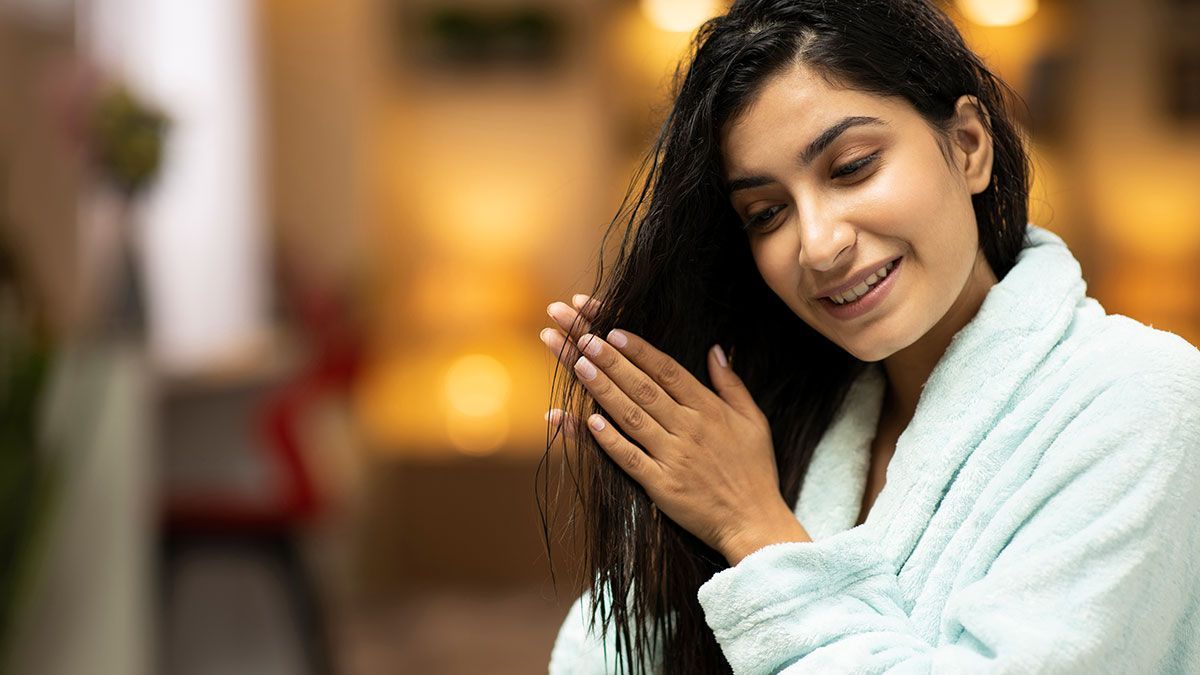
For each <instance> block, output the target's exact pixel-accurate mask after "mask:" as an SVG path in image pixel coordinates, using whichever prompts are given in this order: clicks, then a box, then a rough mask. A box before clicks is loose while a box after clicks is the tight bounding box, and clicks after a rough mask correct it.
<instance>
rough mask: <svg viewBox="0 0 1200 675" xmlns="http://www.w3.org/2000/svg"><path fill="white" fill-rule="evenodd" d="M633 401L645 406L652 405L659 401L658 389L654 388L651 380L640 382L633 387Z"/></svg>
mask: <svg viewBox="0 0 1200 675" xmlns="http://www.w3.org/2000/svg"><path fill="white" fill-rule="evenodd" d="M630 394H631V396H632V397H633V400H635V401H637V402H638V403H641V404H643V405H650V404H652V403H654V402H656V401H658V387H656V386H654V383H653V382H650V381H649V380H644V379H643V380H639V381H638V383H637V384H635V385H634V386H633V391H632V392H631V393H630Z"/></svg>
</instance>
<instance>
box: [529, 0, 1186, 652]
mask: <svg viewBox="0 0 1200 675" xmlns="http://www.w3.org/2000/svg"><path fill="white" fill-rule="evenodd" d="M1007 95H1008V90H1007V88H1006V87H1005V86H1004V85H1003V84H1002V83H1001V82H1000V81H999V80H998V79H997V78H996V77H995V76H994V75H993V74H991V73H990V72H989V71H988V69H987V68H986V67H985V65H984V64H983V63H982V62H981V61H980V59H979V58H978V57H977V56H976V55H975V54H973V53H972V52H971V51H970V50H969V49H968V48H967V47H966V46H965V45H964V44H963V41H962V39H961V37H960V35H959V34H958V33H957V31H956V30H955V28H954V26H953V24H952V23H951V22H950V21H949V20H948V19H947V18H946V17H945V16H944V15H943V14H941V13H940V12H939V11H938V10H937V9H936V8H934V7H933V6H932V5H931V4H930V3H928V2H921V1H918V0H872V1H864V2H852V3H851V2H824V1H821V0H744V1H743V0H739V1H738V2H735V3H734V5H733V7H732V8H731V9H730V11H729V13H728V14H727V15H725V16H722V17H718V18H715V19H713V20H711V21H709V22H708V23H706V24H705V25H704V26H703V27H702V28H701V29H700V30H699V32H698V34H697V37H696V39H695V43H694V54H693V56H692V58H691V60H690V63H689V65H688V66H687V68H686V71H685V72H684V73H683V77H682V80H681V82H680V84H679V86H678V90H677V95H676V98H675V102H674V106H673V108H672V110H671V113H670V115H669V117H668V119H667V121H666V123H665V125H664V127H663V130H662V133H661V134H660V137H659V139H658V141H657V143H656V145H655V147H654V149H653V151H652V153H651V155H650V157H649V164H648V166H649V169H648V171H647V172H646V175H645V182H644V186H643V188H642V189H641V191H640V192H639V193H638V194H637V197H636V198H635V199H633V200H632V201H630V200H629V199H628V198H627V203H626V206H625V207H623V208H622V210H621V212H620V213H619V214H618V217H617V218H616V219H615V220H614V221H613V226H620V227H624V237H623V239H622V242H621V247H620V251H619V259H618V261H617V263H616V265H615V268H614V269H613V270H612V273H611V275H610V276H609V277H608V278H607V279H604V280H602V281H601V283H599V284H598V288H599V289H600V290H599V291H598V292H597V293H596V297H595V298H591V297H588V296H577V297H576V298H574V300H573V305H574V306H571V305H568V304H566V303H561V302H560V303H554V304H552V305H551V306H550V308H549V311H550V314H551V316H552V317H553V318H554V320H555V327H554V328H550V329H547V330H544V331H543V333H542V339H543V341H545V342H546V344H547V346H548V348H549V349H550V350H551V351H552V352H553V353H555V354H556V355H557V356H558V357H559V358H560V359H561V360H562V362H563V363H564V364H570V365H571V366H572V367H573V372H574V376H573V377H571V378H569V379H567V380H566V382H565V386H564V388H563V391H562V392H561V394H562V396H561V398H562V402H561V404H560V405H561V409H555V410H552V411H551V414H549V418H550V420H551V423H552V426H554V427H555V430H556V431H557V430H559V429H562V430H565V431H567V432H568V434H567V436H568V437H569V438H571V439H572V440H573V441H574V442H575V443H576V444H577V446H578V450H579V452H578V455H577V457H576V458H571V457H570V456H568V458H569V459H572V460H573V461H570V462H568V464H567V466H568V468H569V469H570V470H571V471H572V474H573V475H572V477H571V478H572V479H573V480H574V483H573V485H574V486H576V487H577V488H578V489H577V491H576V492H575V494H573V495H572V497H578V500H579V507H580V522H579V523H578V526H579V528H580V531H581V532H582V533H583V535H584V539H583V571H584V573H585V575H586V576H585V578H588V579H591V580H592V584H591V586H590V587H589V589H588V590H587V591H586V592H585V593H584V594H583V595H582V596H581V597H580V598H579V600H578V601H577V602H576V603H575V605H574V606H573V607H572V609H571V611H570V613H569V614H568V616H567V618H566V620H565V622H564V624H563V626H562V629H561V631H560V633H559V635H558V639H557V641H556V644H555V647H554V650H553V653H552V655H551V661H550V671H551V672H552V673H592V672H595V673H602V672H614V671H617V670H622V669H623V670H626V671H634V672H642V671H651V672H666V673H716V672H729V671H730V670H732V671H733V672H737V673H775V672H781V671H782V672H786V673H802V672H804V673H807V672H814V673H824V672H831V671H832V672H847V671H849V672H859V671H863V672H866V671H870V672H880V671H884V670H889V669H891V668H898V669H904V670H906V671H907V670H913V671H928V670H933V671H953V672H963V671H965V672H981V671H996V672H1031V671H1037V670H1050V671H1056V672H1058V671H1072V672H1074V671H1078V672H1098V671H1117V672H1197V671H1200V632H1198V631H1200V582H1198V581H1197V580H1198V577H1200V574H1198V572H1200V567H1198V564H1200V509H1198V508H1196V507H1197V505H1200V489H1198V488H1197V485H1200V482H1198V479H1200V352H1197V350H1196V349H1195V348H1193V347H1192V346H1190V345H1188V344H1187V343H1186V342H1185V341H1183V340H1182V339H1180V338H1179V337H1177V336H1175V335H1172V334H1170V333H1166V332H1162V331H1158V330H1154V329H1152V328H1150V327H1148V326H1144V325H1142V324H1139V323H1137V322H1135V321H1132V320H1131V319H1128V318H1125V317H1122V316H1118V315H1106V313H1105V312H1104V310H1103V308H1102V307H1101V306H1100V305H1099V304H1098V303H1097V302H1096V301H1095V300H1093V299H1091V298H1089V297H1087V296H1086V295H1085V284H1084V282H1083V280H1082V278H1081V276H1080V268H1079V265H1078V264H1077V262H1076V261H1075V259H1074V258H1073V256H1072V255H1071V253H1070V252H1069V251H1068V249H1067V248H1066V246H1065V245H1064V244H1063V242H1062V240H1061V239H1059V238H1058V237H1056V236H1055V235H1053V234H1051V233H1050V232H1048V231H1046V230H1044V229H1041V228H1039V227H1037V226H1036V225H1032V224H1027V221H1026V217H1027V210H1026V200H1027V194H1028V188H1029V177H1028V160H1027V156H1026V152H1025V150H1024V148H1023V145H1022V140H1021V138H1020V136H1019V135H1018V133H1017V131H1016V129H1015V126H1014V123H1013V121H1012V119H1011V118H1010V116H1009V115H1010V112H1009V109H1008V105H1007V103H1008V99H1007V98H1006V96H1007ZM601 270H602V271H603V266H602V267H601ZM613 329H618V330H616V331H613ZM610 331H612V332H610ZM556 379H557V378H556ZM564 411H567V412H564ZM581 420H585V421H587V422H588V424H587V426H586V427H585V426H584V425H583V424H581V423H580V421H581ZM593 422H599V424H595V425H593ZM585 429H586V430H585ZM664 516H665V517H664Z"/></svg>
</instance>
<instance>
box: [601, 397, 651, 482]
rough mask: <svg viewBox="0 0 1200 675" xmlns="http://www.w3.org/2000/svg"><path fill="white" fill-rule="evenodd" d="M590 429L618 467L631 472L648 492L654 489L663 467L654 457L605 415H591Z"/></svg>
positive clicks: (631, 476) (631, 475) (633, 477)
mask: <svg viewBox="0 0 1200 675" xmlns="http://www.w3.org/2000/svg"><path fill="white" fill-rule="evenodd" d="M588 430H590V431H591V432H592V436H595V437H596V443H597V444H599V446H600V447H601V448H602V449H603V450H604V452H605V453H606V454H607V455H608V456H609V457H612V460H613V461H614V462H616V464H617V466H618V467H620V468H621V469H622V470H623V471H625V473H627V474H629V477H630V478H632V479H634V480H636V481H637V482H638V483H640V484H641V485H642V487H644V488H646V490H647V491H648V492H652V491H653V489H654V486H655V485H656V484H657V483H658V481H659V480H660V475H661V474H662V468H661V467H660V466H659V464H658V462H656V461H655V460H654V458H653V457H651V456H650V455H647V454H646V453H645V452H642V449H641V448H639V447H638V446H636V445H634V444H633V443H630V442H629V441H628V440H627V439H626V438H625V437H624V436H622V435H621V433H620V432H618V431H617V430H616V429H615V428H614V427H613V425H611V424H608V423H607V422H606V421H605V419H604V416H603V415H591V416H589V417H588Z"/></svg>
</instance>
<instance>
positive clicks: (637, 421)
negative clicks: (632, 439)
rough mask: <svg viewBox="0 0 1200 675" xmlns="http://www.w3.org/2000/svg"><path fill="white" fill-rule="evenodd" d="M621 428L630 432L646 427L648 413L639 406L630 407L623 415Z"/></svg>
mask: <svg viewBox="0 0 1200 675" xmlns="http://www.w3.org/2000/svg"><path fill="white" fill-rule="evenodd" d="M621 426H623V427H625V428H626V429H628V430H630V431H638V430H641V429H644V428H645V427H646V413H645V412H643V411H642V409H641V408H638V407H637V406H630V407H628V408H626V409H625V412H624V413H623V414H622V415H621Z"/></svg>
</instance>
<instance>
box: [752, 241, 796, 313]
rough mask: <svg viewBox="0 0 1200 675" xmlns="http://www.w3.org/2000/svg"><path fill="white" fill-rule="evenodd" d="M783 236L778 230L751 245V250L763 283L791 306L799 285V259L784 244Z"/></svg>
mask: <svg viewBox="0 0 1200 675" xmlns="http://www.w3.org/2000/svg"><path fill="white" fill-rule="evenodd" d="M781 234H783V233H781V232H779V231H778V230H776V231H775V232H772V233H771V235H769V236H767V237H761V238H759V239H758V240H756V241H755V242H754V243H752V244H751V245H750V250H751V253H752V255H753V256H754V264H755V266H757V267H758V273H759V275H760V276H762V278H763V281H765V282H766V284H767V286H768V287H770V289H771V290H772V291H775V294H776V295H778V296H780V297H781V298H783V299H784V301H785V302H787V303H788V304H789V305H790V304H792V301H793V297H792V296H794V295H795V293H796V288H797V283H798V278H797V277H796V275H797V263H796V259H797V258H796V256H795V255H793V254H792V252H791V251H790V250H789V249H788V247H787V245H786V244H784V242H783V237H782V236H780V235H781Z"/></svg>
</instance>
